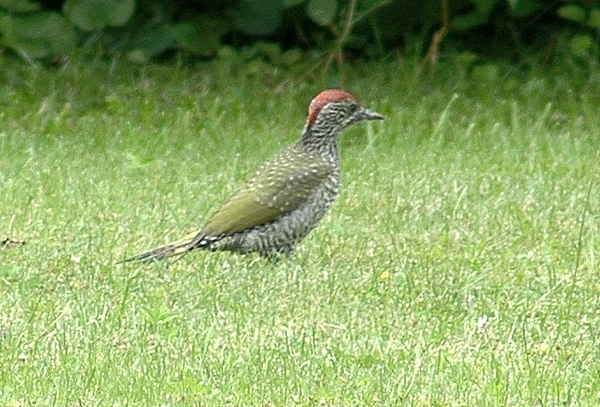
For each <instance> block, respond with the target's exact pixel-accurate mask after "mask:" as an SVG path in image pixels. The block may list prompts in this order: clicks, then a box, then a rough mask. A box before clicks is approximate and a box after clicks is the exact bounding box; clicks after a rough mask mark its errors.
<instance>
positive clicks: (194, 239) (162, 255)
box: [119, 232, 202, 263]
mask: <svg viewBox="0 0 600 407" xmlns="http://www.w3.org/2000/svg"><path fill="white" fill-rule="evenodd" d="M199 240H202V235H201V234H200V233H198V232H195V233H192V234H190V235H188V236H186V237H184V238H183V239H181V240H178V241H176V242H173V243H169V244H166V245H164V246H161V247H157V248H156V249H153V250H150V251H147V252H145V253H141V254H138V255H136V256H133V257H129V258H127V259H125V260H121V261H120V262H119V263H128V262H130V261H141V262H143V263H151V262H154V261H160V260H163V259H166V258H168V257H174V256H179V255H182V254H184V253H187V252H189V251H190V250H193V249H195V248H196V247H198V241H199Z"/></svg>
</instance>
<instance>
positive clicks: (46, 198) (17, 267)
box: [0, 62, 600, 407]
mask: <svg viewBox="0 0 600 407" xmlns="http://www.w3.org/2000/svg"><path fill="white" fill-rule="evenodd" d="M2 69H3V70H2V72H1V74H0V79H1V82H0V83H2V85H0V188H1V193H0V225H1V226H0V241H1V240H4V239H6V238H13V239H17V240H22V241H26V244H25V245H22V246H18V247H13V248H2V249H0V405H1V406H7V407H16V406H19V407H21V406H36V407H37V406H85V407H87V406H111V407H112V406H221V405H232V406H233V405H235V406H238V405H248V406H294V405H298V406H360V405H372V406H382V405H406V406H540V407H542V406H543V407H546V406H597V405H599V404H600V259H599V258H598V257H597V254H598V253H600V218H599V216H600V199H599V196H600V193H599V191H600V182H599V181H600V180H599V177H598V173H599V170H598V162H597V160H598V158H597V157H598V150H599V149H600V142H599V138H600V110H599V109H600V107H599V106H600V81H599V80H598V78H597V77H594V78H590V79H582V78H578V77H577V75H573V74H572V73H570V72H565V73H560V72H559V73H553V72H541V73H530V74H522V73H515V72H512V73H510V71H509V73H508V74H507V75H506V76H505V77H503V78H502V80H499V81H494V82H492V83H489V82H488V83H486V82H480V81H476V80H473V79H470V76H469V75H467V74H466V73H465V72H464V71H463V70H461V69H458V68H457V67H456V66H455V65H454V64H453V63H450V62H449V63H448V66H440V67H438V75H437V76H436V78H435V79H432V78H428V77H425V78H423V79H421V80H419V81H416V80H414V79H413V72H412V71H411V70H410V69H408V68H402V67H400V66H399V65H397V64H396V63H390V64H388V65H383V66H382V65H371V66H364V67H358V68H357V70H356V72H353V73H351V72H350V70H349V71H348V72H347V78H346V79H347V83H346V86H344V88H345V89H346V90H348V91H350V92H351V93H353V94H355V95H356V96H357V97H358V98H359V99H360V100H361V101H362V102H363V104H364V105H366V106H368V107H370V108H373V109H375V110H377V111H379V112H381V113H383V114H385V115H386V116H387V120H386V121H384V122H377V123H363V124H361V125H358V126H355V127H354V128H352V129H349V130H348V131H346V132H345V133H344V134H343V137H342V139H341V143H340V144H341V150H342V151H341V153H342V162H343V171H344V185H343V188H342V193H341V195H340V197H339V199H338V201H337V203H336V204H335V206H334V207H333V209H332V211H331V212H330V214H328V215H327V216H326V218H325V220H324V221H323V222H322V223H321V224H320V225H319V227H318V228H317V229H316V230H315V231H314V232H313V233H311V234H310V235H309V236H308V238H306V240H304V241H303V242H302V243H301V244H300V246H299V247H298V251H297V253H296V256H295V258H294V259H293V260H292V261H286V260H284V261H280V262H278V263H270V262H267V261H265V260H263V259H261V258H259V257H257V256H253V255H250V256H239V255H235V254H229V253H208V252H195V253H192V254H189V255H187V256H185V257H184V258H183V259H181V260H178V261H176V262H175V263H169V262H165V263H158V264H150V265H143V264H135V263H130V264H120V265H117V264H115V263H116V262H117V261H118V260H120V259H123V258H125V257H126V256H130V255H133V254H136V253H138V252H140V251H143V250H145V249H150V248H153V247H154V246H156V245H159V244H162V243H165V242H166V241H169V240H173V239H177V238H180V237H182V236H183V235H185V234H187V233H189V232H191V231H194V230H195V229H197V228H198V227H200V226H202V223H203V220H204V219H205V218H206V217H207V216H208V215H209V214H210V213H211V212H212V211H213V210H215V209H216V208H217V207H218V205H219V204H221V203H222V202H223V200H224V199H225V198H227V196H228V195H229V194H230V193H231V192H233V191H234V190H235V189H236V186H237V185H238V184H239V183H240V182H241V181H242V180H243V179H244V178H245V177H246V176H248V175H249V174H251V173H252V171H253V170H254V169H255V168H256V167H257V166H258V165H259V164H260V163H261V162H262V161H263V160H264V159H266V158H268V157H269V156H270V155H272V154H273V153H275V152H276V151H277V150H279V149H280V148H283V147H284V146H287V145H289V144H291V143H293V142H294V141H295V140H296V139H297V137H298V136H299V134H300V132H301V130H302V126H303V124H304V114H305V112H306V109H307V106H308V103H309V102H310V100H311V98H312V97H313V96H314V95H316V94H317V93H318V92H319V91H320V90H322V88H323V86H322V85H319V84H316V83H314V84H311V83H306V82H299V81H295V80H290V81H289V82H284V79H285V77H282V74H281V73H277V72H273V76H274V78H275V79H273V77H270V76H268V75H265V77H260V76H257V75H256V74H255V73H254V74H253V73H251V72H245V71H244V70H243V69H234V68H228V67H226V66H215V65H206V66H198V67H196V68H194V69H191V68H182V67H177V66H148V67H145V68H140V67H132V66H127V65H126V64H124V63H121V62H112V63H101V62H90V63H87V64H85V63H77V62H71V63H69V64H67V65H65V66H63V67H57V68H48V69H42V68H39V67H38V68H35V67H7V66H3V68H2ZM278 75H279V76H278ZM278 85H279V86H278Z"/></svg>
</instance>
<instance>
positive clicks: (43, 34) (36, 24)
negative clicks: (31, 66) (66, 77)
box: [0, 11, 76, 59]
mask: <svg viewBox="0 0 600 407" xmlns="http://www.w3.org/2000/svg"><path fill="white" fill-rule="evenodd" d="M0 33H2V37H1V38H2V44H3V45H5V46H7V47H10V48H12V49H13V50H15V51H17V52H18V53H19V54H20V55H22V56H23V57H24V58H26V59H37V58H47V57H50V56H53V55H56V54H59V53H65V52H68V51H69V50H71V49H72V48H73V47H74V46H75V41H76V36H75V31H74V30H73V27H72V26H71V25H70V24H69V22H68V21H67V19H66V18H64V17H63V16H62V15H61V14H59V13H57V12H53V11H50V12H46V11H45V12H39V13H35V14H31V15H27V16H24V17H15V16H14V15H8V14H5V15H2V16H0Z"/></svg>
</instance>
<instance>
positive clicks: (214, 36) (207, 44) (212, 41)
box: [173, 15, 229, 56]
mask: <svg viewBox="0 0 600 407" xmlns="http://www.w3.org/2000/svg"><path fill="white" fill-rule="evenodd" d="M228 31H229V26H228V24H227V22H226V21H224V20H221V19H218V18H215V17H209V16H205V15H200V16H198V17H196V18H194V19H193V20H189V21H186V22H183V23H179V24H175V25H174V26H173V37H174V38H175V43H176V44H177V45H178V46H179V47H181V48H182V49H184V50H186V51H189V52H191V53H193V54H196V55H202V56H211V55H214V54H215V53H216V52H217V50H218V49H219V47H220V46H221V37H222V36H223V35H225V34H226V33H227V32H228Z"/></svg>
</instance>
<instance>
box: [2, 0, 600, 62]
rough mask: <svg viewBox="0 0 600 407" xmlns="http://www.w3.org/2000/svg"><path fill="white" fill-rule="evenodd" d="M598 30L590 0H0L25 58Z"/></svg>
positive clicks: (457, 49)
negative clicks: (81, 53) (71, 54)
mask: <svg viewBox="0 0 600 407" xmlns="http://www.w3.org/2000/svg"><path fill="white" fill-rule="evenodd" d="M599 32H600V4H599V2H598V1H597V0H579V1H563V0H554V1H538V0H223V1H213V0H192V1H189V0H166V1H163V0H138V1H135V0H102V1H98V0H66V1H60V0H46V1H32V0H0V50H1V51H4V55H18V56H19V57H20V58H22V59H23V60H26V61H34V60H45V61H60V59H61V58H64V57H65V56H67V55H69V54H70V53H72V52H84V53H93V54H94V55H97V54H100V55H106V56H110V55H114V54H123V55H126V56H127V57H128V58H129V59H131V60H132V61H135V62H145V61H147V60H149V59H164V58H170V57H172V56H173V55H174V54H182V53H183V54H184V55H186V56H188V57H190V58H192V59H194V58H197V59H210V58H215V57H221V58H228V57H231V55H236V56H237V57H241V58H249V59H251V58H255V57H257V56H258V57H260V58H264V59H266V60H268V61H269V62H270V63H273V64H281V65H285V66H292V65H294V64H296V63H297V62H299V61H300V60H303V59H305V58H304V57H305V56H306V55H307V53H311V52H317V53H321V54H322V55H325V56H328V57H329V59H327V61H326V64H325V65H326V66H325V68H328V67H329V66H330V65H335V64H334V62H336V61H337V62H338V63H341V61H346V60H349V59H356V58H363V59H386V58H397V57H398V56H401V57H404V56H417V57H420V58H422V59H423V60H424V61H428V62H432V63H435V61H436V60H437V59H438V58H440V57H444V55H447V54H449V53H455V54H458V55H462V56H463V58H466V59H469V58H479V57H484V58H491V59H493V58H499V59H503V60H508V61H510V62H518V63H521V64H525V65H527V64H528V63H538V64H539V63H540V62H542V64H550V63H552V62H553V61H554V60H555V59H556V58H559V59H560V60H561V61H564V60H565V59H566V60H568V61H570V62H571V63H574V64H578V63H582V62H583V63H586V64H589V63H590V61H596V60H597V58H598V36H599ZM240 55H241V56H240Z"/></svg>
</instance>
